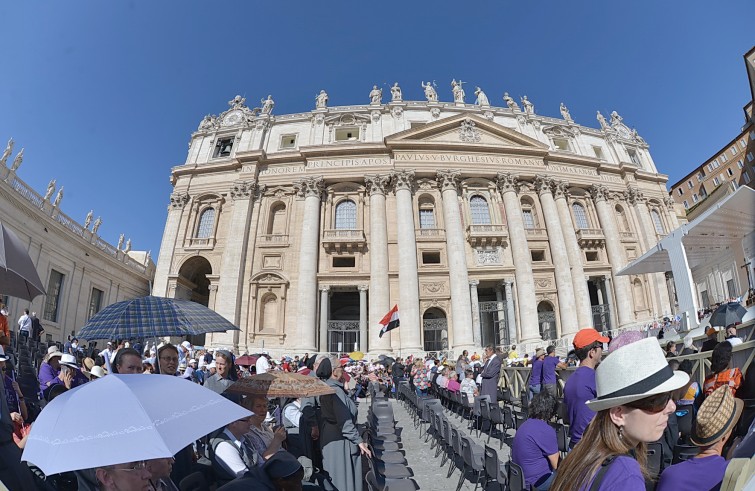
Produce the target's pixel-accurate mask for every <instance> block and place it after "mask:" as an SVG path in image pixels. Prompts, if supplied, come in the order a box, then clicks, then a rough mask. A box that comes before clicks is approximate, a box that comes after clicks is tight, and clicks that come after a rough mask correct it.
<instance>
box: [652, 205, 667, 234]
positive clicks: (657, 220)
mask: <svg viewBox="0 0 755 491" xmlns="http://www.w3.org/2000/svg"><path fill="white" fill-rule="evenodd" d="M650 216H651V217H653V226H655V233H657V234H658V235H664V234H665V233H666V229H664V228H663V222H662V221H661V215H660V214H659V213H658V210H650Z"/></svg>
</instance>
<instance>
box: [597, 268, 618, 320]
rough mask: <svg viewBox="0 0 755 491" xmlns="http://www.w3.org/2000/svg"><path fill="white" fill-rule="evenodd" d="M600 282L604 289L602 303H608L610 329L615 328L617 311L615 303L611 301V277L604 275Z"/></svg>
mask: <svg viewBox="0 0 755 491" xmlns="http://www.w3.org/2000/svg"><path fill="white" fill-rule="evenodd" d="M601 282H602V284H603V288H605V289H606V294H605V298H603V303H605V304H607V305H608V313H609V315H610V316H611V329H616V328H617V327H618V313H617V312H616V308H615V306H616V304H615V302H614V301H613V287H612V285H611V277H610V276H604V277H603V278H602V279H601Z"/></svg>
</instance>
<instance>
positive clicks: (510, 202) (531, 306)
mask: <svg viewBox="0 0 755 491" xmlns="http://www.w3.org/2000/svg"><path fill="white" fill-rule="evenodd" d="M497 183H498V189H499V190H500V192H501V195H502V196H503V205H504V207H505V209H506V219H507V221H508V228H509V239H510V242H511V254H512V257H513V259H514V266H515V268H516V269H515V270H514V276H515V278H516V288H517V291H518V298H519V319H520V322H521V325H520V327H521V331H520V332H521V334H522V339H520V340H519V342H529V341H540V329H539V327H538V325H537V303H536V301H535V280H534V278H533V276H532V257H531V256H530V247H529V244H528V243H527V235H526V233H525V230H524V219H523V218H522V207H521V205H520V204H519V198H518V197H517V192H518V188H519V181H518V179H517V178H516V177H515V176H513V175H511V174H505V173H502V172H499V173H498V177H497Z"/></svg>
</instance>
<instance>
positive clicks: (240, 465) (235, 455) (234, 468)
mask: <svg viewBox="0 0 755 491" xmlns="http://www.w3.org/2000/svg"><path fill="white" fill-rule="evenodd" d="M223 433H225V434H226V435H228V438H230V439H231V441H232V442H233V443H231V442H220V443H219V444H218V446H217V447H215V457H216V458H217V460H218V463H220V465H222V466H223V468H224V469H225V470H227V471H228V472H229V473H230V474H232V475H234V476H236V477H241V476H243V475H244V474H245V473H246V471H248V470H249V469H247V467H246V463H244V459H242V458H241V455H239V449H240V448H241V441H240V440H239V439H238V438H236V437H235V436H233V433H231V432H230V431H228V428H226V429H225V430H223Z"/></svg>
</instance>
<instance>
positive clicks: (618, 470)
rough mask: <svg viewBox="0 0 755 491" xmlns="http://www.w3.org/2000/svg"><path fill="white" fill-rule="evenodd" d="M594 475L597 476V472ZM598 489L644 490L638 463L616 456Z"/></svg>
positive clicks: (631, 459)
mask: <svg viewBox="0 0 755 491" xmlns="http://www.w3.org/2000/svg"><path fill="white" fill-rule="evenodd" d="M572 377H573V375H572ZM569 380H571V378H569ZM595 475H596V476H597V473H596V474H595ZM593 479H594V478H593ZM593 479H590V482H589V484H588V485H587V486H582V488H581V489H580V491H587V490H588V489H590V486H592V481H593ZM598 489H599V490H600V489H602V490H604V491H609V490H610V491H645V478H644V477H642V471H641V470H640V464H638V463H637V461H636V460H634V459H633V458H632V457H628V456H625V455H622V456H621V457H617V458H616V459H614V461H613V462H611V465H610V467H609V468H608V470H607V471H606V473H605V474H604V475H603V481H601V483H600V487H599V488H598ZM677 489H686V488H677ZM693 489H698V488H693Z"/></svg>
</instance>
